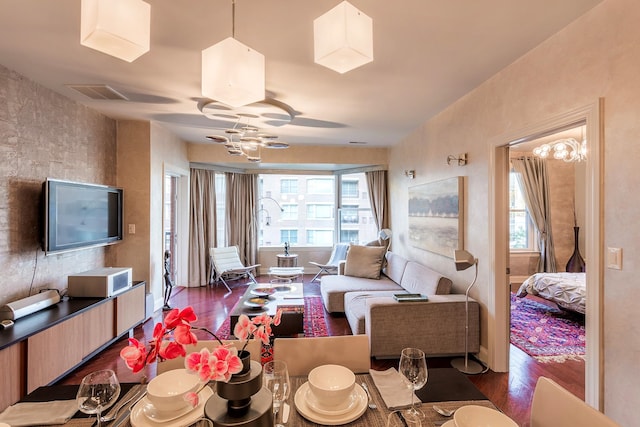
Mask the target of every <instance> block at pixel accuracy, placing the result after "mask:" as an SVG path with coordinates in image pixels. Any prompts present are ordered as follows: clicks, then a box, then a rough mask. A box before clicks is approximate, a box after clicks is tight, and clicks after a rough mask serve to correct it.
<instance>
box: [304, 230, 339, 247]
mask: <svg viewBox="0 0 640 427" xmlns="http://www.w3.org/2000/svg"><path fill="white" fill-rule="evenodd" d="M307 243H308V244H310V245H313V246H333V230H307Z"/></svg>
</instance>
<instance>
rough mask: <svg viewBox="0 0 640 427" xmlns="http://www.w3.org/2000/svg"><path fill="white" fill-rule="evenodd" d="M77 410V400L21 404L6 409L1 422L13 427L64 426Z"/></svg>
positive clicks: (0, 415) (0, 417)
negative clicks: (35, 426)
mask: <svg viewBox="0 0 640 427" xmlns="http://www.w3.org/2000/svg"><path fill="white" fill-rule="evenodd" d="M77 410H78V404H77V403H76V401H75V399H74V400H53V401H50V402H21V403H16V404H15V405H11V406H9V407H8V408H7V409H5V410H4V412H3V413H2V414H0V422H3V423H7V424H9V425H11V426H12V427H16V426H32V425H52V424H64V423H66V422H67V421H69V419H70V418H71V417H72V416H73V415H74V414H75V413H76V411H77Z"/></svg>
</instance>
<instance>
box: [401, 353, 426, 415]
mask: <svg viewBox="0 0 640 427" xmlns="http://www.w3.org/2000/svg"><path fill="white" fill-rule="evenodd" d="M398 370H399V371H400V373H401V374H402V379H403V380H404V381H405V382H406V384H407V387H408V388H409V389H410V390H411V408H409V409H407V410H406V411H404V412H403V413H402V415H403V416H404V417H405V418H409V419H420V418H424V417H425V416H424V412H422V411H421V410H420V409H418V407H417V405H416V402H415V399H416V396H415V391H416V390H418V389H420V388H422V387H423V386H424V385H425V384H426V383H427V376H428V372H427V361H426V359H425V357H424V351H422V350H420V349H419V348H405V349H403V350H402V355H401V356H400V367H399V369H398Z"/></svg>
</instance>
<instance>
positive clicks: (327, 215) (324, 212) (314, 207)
mask: <svg viewBox="0 0 640 427" xmlns="http://www.w3.org/2000/svg"><path fill="white" fill-rule="evenodd" d="M332 218H333V204H330V205H329V204H317V203H314V204H308V205H307V219H332Z"/></svg>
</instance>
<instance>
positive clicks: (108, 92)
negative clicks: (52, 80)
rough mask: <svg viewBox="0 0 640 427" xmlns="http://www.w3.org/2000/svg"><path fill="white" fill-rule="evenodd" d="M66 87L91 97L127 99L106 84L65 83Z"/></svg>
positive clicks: (100, 99)
mask: <svg viewBox="0 0 640 427" xmlns="http://www.w3.org/2000/svg"><path fill="white" fill-rule="evenodd" d="M66 86H67V87H68V88H71V89H73V90H76V91H78V92H80V93H81V94H83V95H84V96H87V97H89V98H91V99H96V100H99V101H102V100H106V99H109V100H120V101H128V100H129V99H128V98H127V97H126V96H124V95H123V94H121V93H120V92H118V91H117V90H115V89H113V88H112V87H109V86H107V85H66Z"/></svg>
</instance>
